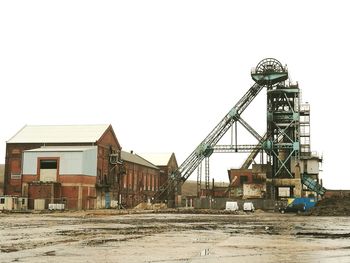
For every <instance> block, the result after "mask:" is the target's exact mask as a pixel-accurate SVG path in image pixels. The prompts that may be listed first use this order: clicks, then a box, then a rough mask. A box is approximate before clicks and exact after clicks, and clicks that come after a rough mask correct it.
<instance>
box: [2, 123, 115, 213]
mask: <svg viewBox="0 0 350 263" xmlns="http://www.w3.org/2000/svg"><path fill="white" fill-rule="evenodd" d="M120 152H121V146H120V144H119V142H118V140H117V137H116V136H115V133H114V131H113V128H112V126H111V125H52V126H42V125H26V126H24V127H23V128H22V129H21V130H20V131H19V132H18V133H17V134H15V135H14V136H13V137H12V138H11V139H9V140H8V141H7V143H6V159H5V176H4V177H5V178H4V194H5V195H7V196H18V197H26V198H28V208H29V209H34V208H35V202H36V201H37V204H39V203H40V204H42V206H44V208H48V205H49V204H50V203H63V204H65V207H66V208H67V209H94V208H102V207H106V206H108V205H109V203H110V200H112V199H115V198H117V197H115V196H114V195H115V194H116V192H117V190H116V189H115V188H116V182H117V181H118V176H119V172H120V170H119V166H120V165H119V163H120ZM42 200H45V202H42Z"/></svg>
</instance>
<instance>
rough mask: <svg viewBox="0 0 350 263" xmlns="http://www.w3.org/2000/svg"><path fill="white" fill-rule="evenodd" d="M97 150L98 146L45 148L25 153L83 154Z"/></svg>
mask: <svg viewBox="0 0 350 263" xmlns="http://www.w3.org/2000/svg"><path fill="white" fill-rule="evenodd" d="M96 148H97V146H44V147H40V148H37V149H31V150H26V151H25V152H83V151H86V150H92V149H96Z"/></svg>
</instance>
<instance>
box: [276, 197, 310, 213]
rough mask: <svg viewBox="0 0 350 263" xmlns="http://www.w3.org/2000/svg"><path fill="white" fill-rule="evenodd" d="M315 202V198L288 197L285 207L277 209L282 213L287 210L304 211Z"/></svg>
mask: <svg viewBox="0 0 350 263" xmlns="http://www.w3.org/2000/svg"><path fill="white" fill-rule="evenodd" d="M315 204H316V200H315V198H309V197H298V198H288V204H287V206H285V207H281V208H280V209H279V211H280V212H281V213H282V214H284V213H288V212H295V213H300V212H305V211H308V210H309V209H310V208H311V207H314V206H315Z"/></svg>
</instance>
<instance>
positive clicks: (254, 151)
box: [155, 58, 325, 200]
mask: <svg viewBox="0 0 350 263" xmlns="http://www.w3.org/2000/svg"><path fill="white" fill-rule="evenodd" d="M251 76H252V79H253V80H254V82H255V84H254V85H253V86H251V87H250V89H249V90H248V91H247V92H246V93H245V94H244V96H243V97H242V98H241V99H240V100H239V101H238V102H237V103H236V105H235V106H234V107H233V108H232V109H231V110H230V111H229V112H228V113H227V114H226V115H225V116H224V118H223V119H222V120H221V121H220V122H219V123H218V124H217V125H216V126H215V128H214V129H213V130H212V131H211V132H210V133H209V134H208V136H207V137H206V138H204V140H203V141H202V142H201V143H200V144H199V145H198V146H197V147H196V148H195V149H194V151H193V152H192V153H191V154H190V155H189V156H188V157H187V159H186V160H185V161H184V162H183V163H182V164H181V165H180V166H179V167H178V169H177V170H176V171H175V172H173V173H172V174H171V175H169V179H168V181H167V182H166V183H165V184H164V185H163V186H162V187H161V188H160V191H159V192H158V193H157V194H156V195H155V199H157V198H158V197H159V196H160V195H161V194H163V193H164V192H167V193H168V195H169V196H170V198H169V200H176V198H172V196H176V195H179V194H180V190H179V189H180V187H179V186H180V185H181V184H182V183H183V182H184V181H186V180H187V179H188V177H189V176H190V175H191V174H192V173H193V172H194V171H195V170H196V169H197V191H198V193H199V194H200V190H201V188H202V170H203V169H202V163H203V161H204V164H205V165H204V166H205V169H204V170H205V183H204V186H205V190H206V191H205V193H206V194H207V195H208V193H209V192H210V191H208V190H209V158H210V156H211V155H212V154H213V153H237V152H247V153H250V154H249V156H248V158H247V159H246V161H245V162H244V164H243V165H242V167H241V169H248V168H249V167H250V166H251V164H252V163H253V161H254V159H255V158H256V157H257V155H258V154H259V153H261V167H260V168H259V169H260V170H261V169H262V170H264V175H263V177H264V178H263V180H262V181H263V182H264V184H265V185H264V187H265V188H264V189H266V190H265V191H266V194H265V195H264V196H265V197H266V198H268V199H275V200H276V199H278V198H280V197H284V196H285V197H291V196H295V197H301V196H303V195H305V192H306V191H311V192H313V193H315V194H316V195H323V194H324V192H325V188H323V187H322V186H321V185H320V184H319V183H318V165H319V162H320V161H321V158H319V157H317V156H314V155H312V154H311V150H310V108H309V105H308V104H302V103H301V96H300V89H299V86H298V84H292V83H291V82H290V81H288V80H289V78H288V70H287V67H286V66H282V64H281V63H280V62H279V61H278V60H276V59H273V58H267V59H264V60H262V61H260V62H259V63H258V65H257V66H256V67H255V68H254V69H253V70H252V72H251ZM264 87H266V89H267V109H266V110H267V113H266V123H267V125H266V133H265V134H264V135H262V136H261V135H260V134H259V133H258V132H256V130H255V129H254V128H253V127H251V126H250V125H249V124H248V123H247V122H246V121H245V120H244V119H243V118H242V116H241V114H242V113H243V112H244V110H245V109H246V108H247V107H248V106H249V105H250V103H251V102H252V101H253V100H254V98H256V96H257V95H258V94H259V93H260V91H261V90H262V89H263V88H264ZM238 123H239V124H241V125H242V126H243V127H244V128H245V129H246V130H247V131H248V132H249V133H250V134H252V135H253V136H254V138H256V140H257V143H256V144H244V145H239V144H237V124H238ZM230 128H231V130H232V132H231V133H232V137H233V129H234V130H235V133H234V134H235V136H234V137H235V138H234V140H233V138H232V139H231V144H230V145H218V142H219V141H220V139H221V138H222V137H223V136H224V135H225V134H226V133H227V132H228V131H229V129H230ZM264 156H266V158H264ZM264 159H265V161H264ZM232 179H234V181H236V179H237V177H232ZM232 179H231V182H230V184H229V185H230V186H229V187H233V183H234V181H233V180H232ZM232 181H233V182H232Z"/></svg>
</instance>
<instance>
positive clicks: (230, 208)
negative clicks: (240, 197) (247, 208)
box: [225, 201, 239, 211]
mask: <svg viewBox="0 0 350 263" xmlns="http://www.w3.org/2000/svg"><path fill="white" fill-rule="evenodd" d="M225 210H228V211H238V210H239V207H238V203H237V202H232V201H227V202H226V207H225Z"/></svg>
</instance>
